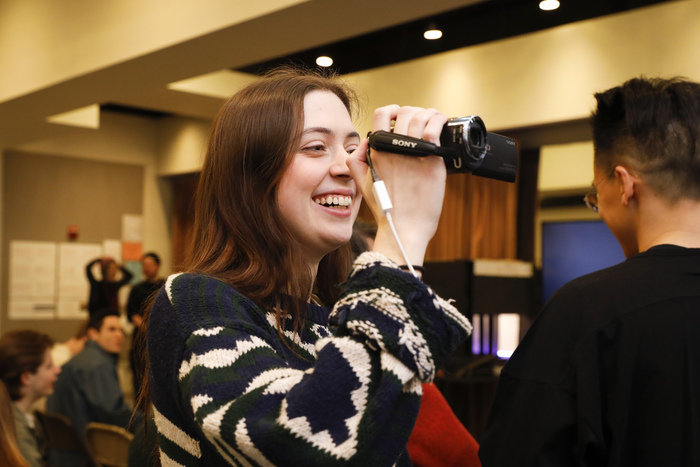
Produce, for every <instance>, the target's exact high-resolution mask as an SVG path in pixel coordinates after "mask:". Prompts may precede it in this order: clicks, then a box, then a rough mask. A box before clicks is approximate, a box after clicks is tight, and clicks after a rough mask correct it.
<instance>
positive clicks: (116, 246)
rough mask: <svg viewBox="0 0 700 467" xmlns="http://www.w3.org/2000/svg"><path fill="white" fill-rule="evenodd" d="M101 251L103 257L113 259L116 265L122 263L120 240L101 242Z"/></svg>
mask: <svg viewBox="0 0 700 467" xmlns="http://www.w3.org/2000/svg"><path fill="white" fill-rule="evenodd" d="M102 250H103V251H104V256H109V257H111V258H113V259H114V260H115V261H116V262H117V263H119V264H121V262H122V242H121V240H111V239H107V240H103V241H102Z"/></svg>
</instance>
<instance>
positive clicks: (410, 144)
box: [391, 139, 418, 148]
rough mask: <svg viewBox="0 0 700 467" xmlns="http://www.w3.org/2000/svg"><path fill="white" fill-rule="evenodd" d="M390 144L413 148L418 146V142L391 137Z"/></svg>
mask: <svg viewBox="0 0 700 467" xmlns="http://www.w3.org/2000/svg"><path fill="white" fill-rule="evenodd" d="M391 144H393V145H394V146H405V147H407V148H415V147H416V146H418V143H413V142H411V141H404V140H402V139H392V140H391Z"/></svg>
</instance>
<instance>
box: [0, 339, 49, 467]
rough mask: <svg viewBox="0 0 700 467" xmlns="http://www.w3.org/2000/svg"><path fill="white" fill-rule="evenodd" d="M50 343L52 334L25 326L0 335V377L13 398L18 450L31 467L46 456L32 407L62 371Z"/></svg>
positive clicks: (39, 462) (38, 465) (47, 391)
mask: <svg viewBox="0 0 700 467" xmlns="http://www.w3.org/2000/svg"><path fill="white" fill-rule="evenodd" d="M52 346H53V340H52V339H51V337H49V336H48V335H46V334H43V333H40V332H37V331H32V330H28V329H27V330H25V329H21V330H15V331H10V332H8V333H6V334H5V335H3V336H2V337H1V338H0V379H1V380H2V382H3V383H4V384H5V386H6V388H7V391H8V393H9V395H10V399H11V400H12V410H13V412H14V419H15V430H16V433H17V443H18V445H19V450H20V452H21V453H22V456H23V457H24V458H25V459H26V461H27V462H28V463H29V465H31V466H32V467H41V466H43V465H44V458H45V455H44V453H43V452H42V449H41V447H40V446H41V445H42V443H41V440H40V437H39V436H38V434H37V430H36V422H35V419H34V416H33V415H32V406H33V404H34V403H35V402H36V401H37V400H39V399H40V398H43V397H45V396H48V395H50V394H51V393H52V392H53V390H54V385H55V383H56V380H57V376H58V374H59V373H60V372H61V369H60V368H59V367H57V366H56V365H54V363H53V360H52V358H51V347H52Z"/></svg>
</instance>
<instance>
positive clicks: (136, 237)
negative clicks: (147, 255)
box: [122, 214, 143, 243]
mask: <svg viewBox="0 0 700 467" xmlns="http://www.w3.org/2000/svg"><path fill="white" fill-rule="evenodd" d="M122 241H123V242H131V243H141V242H143V216H141V215H140V214H124V215H122Z"/></svg>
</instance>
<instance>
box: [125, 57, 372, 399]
mask: <svg viewBox="0 0 700 467" xmlns="http://www.w3.org/2000/svg"><path fill="white" fill-rule="evenodd" d="M316 90H321V91H329V92H332V93H333V94H335V95H336V96H338V98H339V99H340V100H341V101H342V102H343V104H344V105H345V107H346V108H347V109H348V112H349V113H350V115H351V116H352V115H353V113H354V112H355V110H356V108H357V103H358V99H357V96H356V94H355V93H354V92H353V91H352V90H351V89H350V88H349V87H348V86H347V85H345V84H344V83H342V82H340V81H338V80H337V79H336V78H334V77H332V76H325V75H322V74H320V73H317V72H312V71H308V70H298V69H294V68H281V69H277V70H274V71H273V72H271V73H268V74H267V75H266V76H265V77H263V78H261V79H260V80H258V81H256V82H254V83H252V84H251V85H249V86H248V87H246V88H244V89H243V90H241V91H240V92H238V93H236V94H235V95H234V96H233V97H232V98H231V99H230V100H229V101H228V102H227V103H226V104H224V106H223V107H222V108H221V110H220V111H219V114H218V115H217V117H216V119H215V120H214V123H213V126H212V130H211V133H210V137H209V144H208V148H207V154H206V158H205V161H204V164H203V167H202V172H201V174H200V176H199V183H198V187H197V192H196V197H195V222H194V235H193V242H192V248H191V250H190V251H191V254H190V256H189V257H188V258H187V259H186V260H185V270H186V271H188V272H197V273H200V274H206V275H210V276H213V277H216V278H218V279H220V280H222V281H224V282H226V283H227V284H230V285H231V286H233V287H235V288H236V289H237V290H238V291H239V292H241V293H242V294H244V295H245V296H247V297H248V298H249V299H251V300H253V301H255V302H256V303H258V304H260V305H261V306H263V307H265V308H267V309H269V310H271V311H274V312H275V314H276V320H277V329H278V332H279V333H280V336H282V337H283V338H284V336H283V334H282V330H283V329H282V326H283V323H284V322H285V320H286V318H287V317H291V318H292V322H293V329H294V331H295V333H296V332H299V331H300V330H301V328H302V327H303V323H304V320H305V316H304V312H305V310H306V307H307V302H308V300H309V299H310V297H311V295H312V294H315V295H316V296H317V297H318V298H319V299H320V300H321V302H322V303H326V304H332V303H334V302H335V301H336V300H337V298H338V285H339V284H340V283H341V282H342V281H343V280H344V279H345V276H346V274H347V272H348V271H349V268H350V263H351V259H352V253H351V250H350V246H349V244H346V245H343V246H342V247H341V248H338V249H337V250H335V251H333V252H331V253H329V254H328V255H326V256H325V257H324V258H323V260H322V261H321V263H320V264H319V267H318V272H317V273H316V272H315V271H310V270H309V269H308V265H307V264H306V262H305V260H304V258H303V257H302V256H301V253H300V250H301V249H300V248H298V247H295V245H296V240H295V239H294V237H292V235H291V234H290V232H289V231H288V229H287V228H286V227H285V225H284V223H283V222H282V219H281V216H280V211H279V208H278V206H277V201H276V194H277V189H278V186H279V183H280V179H281V178H282V175H283V173H284V172H285V170H286V169H287V167H288V166H289V165H290V163H291V161H292V158H293V157H294V154H295V153H296V151H297V149H298V148H297V146H298V145H299V142H300V139H301V134H302V131H303V124H304V98H305V97H306V95H307V94H308V93H310V92H311V91H316ZM314 276H315V279H314ZM147 323H148V314H146V316H145V318H144V322H143V324H142V327H143V329H142V330H141V332H140V336H144V337H145V336H146V327H147ZM285 342H286V341H285ZM144 358H147V356H146V355H144ZM145 366H146V371H148V365H145ZM143 381H144V383H143V387H142V390H141V394H140V397H139V401H138V407H140V408H141V409H143V410H144V412H147V409H148V406H149V405H150V397H149V391H148V374H147V373H146V375H145V377H144V379H143Z"/></svg>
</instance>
